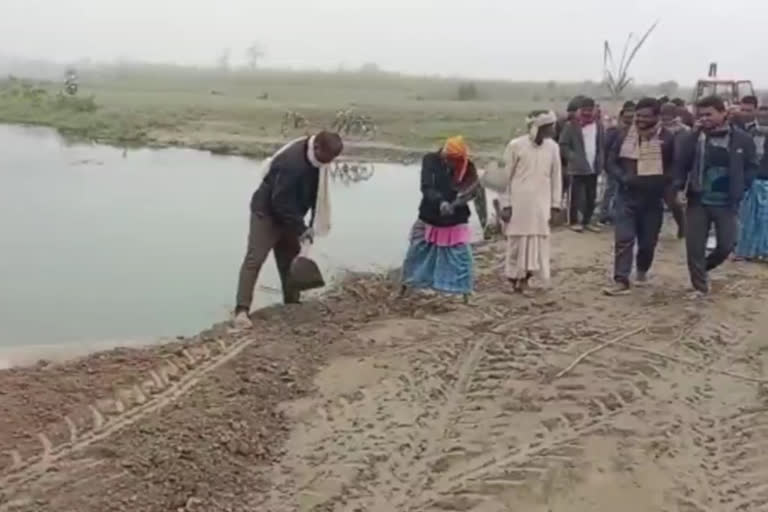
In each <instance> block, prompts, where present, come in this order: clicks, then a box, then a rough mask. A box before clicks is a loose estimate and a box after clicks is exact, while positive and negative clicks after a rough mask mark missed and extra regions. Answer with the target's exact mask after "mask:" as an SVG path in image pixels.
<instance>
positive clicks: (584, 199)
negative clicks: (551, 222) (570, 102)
mask: <svg viewBox="0 0 768 512" xmlns="http://www.w3.org/2000/svg"><path fill="white" fill-rule="evenodd" d="M560 152H561V154H562V155H563V157H564V158H565V160H566V161H567V162H568V166H567V169H566V171H567V173H568V176H569V178H570V181H571V191H570V214H569V219H570V224H571V229H573V230H574V231H577V232H583V231H584V230H585V229H586V230H589V231H599V229H598V228H597V226H593V225H592V215H593V214H594V212H595V204H596V201H597V178H598V176H599V175H600V173H601V172H602V170H603V162H604V153H605V133H604V130H603V126H602V123H601V122H600V120H599V119H596V118H595V100H593V99H592V98H583V99H582V100H581V102H580V104H579V109H578V112H577V114H576V116H575V117H574V119H573V120H572V121H571V122H569V123H568V124H566V125H565V127H564V128H563V132H562V133H561V134H560ZM579 214H581V219H579ZM579 221H581V222H579Z"/></svg>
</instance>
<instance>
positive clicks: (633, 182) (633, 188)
mask: <svg viewBox="0 0 768 512" xmlns="http://www.w3.org/2000/svg"><path fill="white" fill-rule="evenodd" d="M628 133H629V130H627V129H626V128H625V129H618V130H617V131H616V132H615V133H614V134H613V136H612V137H610V145H609V146H608V149H607V152H608V153H607V156H606V159H605V170H606V172H607V173H608V174H609V175H610V176H613V177H614V178H616V181H618V183H619V190H620V191H621V192H625V193H629V194H634V193H651V194H658V196H659V197H662V195H663V194H664V190H665V188H666V186H667V185H669V184H670V183H672V181H673V180H674V179H675V176H676V171H675V147H676V144H675V135H674V134H672V133H671V132H670V131H668V130H665V129H663V128H662V130H661V132H660V133H659V138H660V139H661V160H662V165H663V167H664V174H663V175H662V176H638V175H637V160H631V159H628V158H622V157H621V146H622V145H623V144H624V140H625V139H626V138H627V134H628Z"/></svg>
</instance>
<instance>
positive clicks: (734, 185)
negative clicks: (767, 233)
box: [675, 96, 758, 295]
mask: <svg viewBox="0 0 768 512" xmlns="http://www.w3.org/2000/svg"><path fill="white" fill-rule="evenodd" d="M697 110H698V117H699V124H700V128H698V129H696V130H693V131H692V132H691V133H689V134H686V135H685V137H684V138H683V140H681V141H680V148H679V149H680V151H679V161H678V164H677V178H676V180H675V188H676V189H677V190H679V191H683V190H685V191H686V195H687V202H688V205H687V208H686V249H687V253H688V270H689V272H690V276H691V284H692V285H693V288H694V290H695V291H696V292H697V294H699V295H700V294H706V293H708V292H709V281H708V277H707V273H708V272H709V271H710V270H713V269H715V268H717V267H718V266H720V264H722V263H723V262H724V261H725V260H726V259H727V258H728V256H729V255H730V254H731V252H732V251H733V249H734V247H735V245H736V241H737V239H738V229H739V227H738V212H739V206H740V205H741V201H742V199H743V197H744V192H745V191H746V190H747V189H748V188H749V187H750V185H751V183H752V180H753V179H754V176H755V174H756V173H757V170H758V162H757V155H756V151H755V143H754V141H753V140H752V137H751V136H750V135H749V134H748V133H747V132H745V131H743V130H741V129H739V128H737V127H736V126H734V125H732V124H730V123H729V122H728V113H727V110H726V107H725V104H724V102H723V100H722V99H720V98H719V97H717V96H709V97H706V98H703V99H701V100H700V101H699V102H698V103H697ZM712 225H714V227H715V235H716V238H717V246H716V247H715V249H714V250H713V251H712V252H711V253H710V254H709V255H707V254H706V250H707V237H708V234H709V230H710V227H711V226H712Z"/></svg>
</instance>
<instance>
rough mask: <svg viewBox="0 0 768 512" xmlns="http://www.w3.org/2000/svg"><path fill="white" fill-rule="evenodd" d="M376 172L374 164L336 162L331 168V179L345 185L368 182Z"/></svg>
mask: <svg viewBox="0 0 768 512" xmlns="http://www.w3.org/2000/svg"><path fill="white" fill-rule="evenodd" d="M374 172H376V167H375V166H374V164H372V163H369V162H348V161H344V162H335V163H334V165H333V166H332V167H331V179H332V180H333V181H338V182H340V183H341V184H343V185H351V184H352V183H360V182H361V181H368V180H369V179H371V178H372V177H373V174H374Z"/></svg>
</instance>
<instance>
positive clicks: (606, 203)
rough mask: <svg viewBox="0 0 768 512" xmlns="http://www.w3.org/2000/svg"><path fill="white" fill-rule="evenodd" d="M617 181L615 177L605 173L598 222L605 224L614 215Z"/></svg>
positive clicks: (612, 218) (610, 220)
mask: <svg viewBox="0 0 768 512" xmlns="http://www.w3.org/2000/svg"><path fill="white" fill-rule="evenodd" d="M618 188H619V185H618V182H617V181H616V178H614V177H613V176H611V175H610V174H607V175H606V176H605V191H604V192H603V200H602V201H601V202H600V222H602V223H603V224H607V223H609V222H613V221H614V220H615V217H616V200H617V199H616V194H617V193H618Z"/></svg>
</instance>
